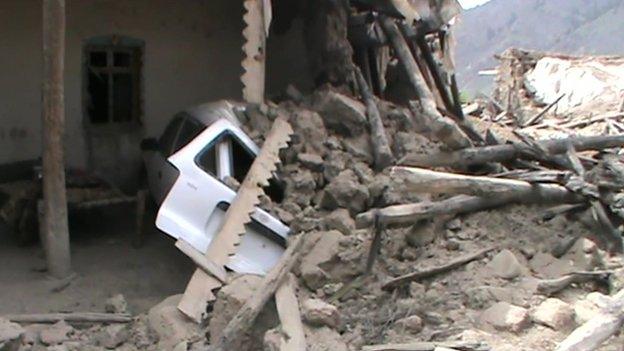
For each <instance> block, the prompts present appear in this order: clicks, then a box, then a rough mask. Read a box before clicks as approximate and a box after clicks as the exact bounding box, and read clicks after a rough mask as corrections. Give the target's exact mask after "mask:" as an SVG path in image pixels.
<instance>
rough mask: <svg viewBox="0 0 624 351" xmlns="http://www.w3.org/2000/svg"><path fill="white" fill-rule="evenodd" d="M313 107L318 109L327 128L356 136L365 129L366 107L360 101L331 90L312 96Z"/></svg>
mask: <svg viewBox="0 0 624 351" xmlns="http://www.w3.org/2000/svg"><path fill="white" fill-rule="evenodd" d="M314 109H315V110H317V111H319V114H320V115H321V116H322V117H323V122H324V123H325V126H326V127H327V128H330V129H332V130H334V131H335V132H337V133H339V134H341V135H346V136H358V135H360V134H362V133H363V132H364V131H365V130H366V127H365V126H366V122H367V119H366V107H365V106H364V104H362V103H361V102H359V101H357V100H355V99H352V98H350V97H347V96H345V95H343V94H340V93H338V92H335V91H332V90H326V91H325V90H324V91H319V92H318V93H317V94H316V95H315V96H314Z"/></svg>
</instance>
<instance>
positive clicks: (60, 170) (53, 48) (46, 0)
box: [41, 0, 71, 279]
mask: <svg viewBox="0 0 624 351" xmlns="http://www.w3.org/2000/svg"><path fill="white" fill-rule="evenodd" d="M64 65H65V0H43V87H42V90H43V120H42V128H41V129H42V131H43V138H42V139H43V140H42V144H43V145H42V147H43V153H42V156H43V212H44V216H43V218H44V221H43V223H42V224H41V225H42V226H43V233H44V238H43V239H44V241H45V245H44V247H45V248H46V257H47V263H48V272H49V273H50V274H51V275H52V276H53V277H55V278H59V279H62V278H65V277H67V276H69V275H70V274H71V256H70V250H69V229H68V225H67V198H66V193H65V165H64V154H63V132H64V128H65V102H64V94H65V93H64V77H63V75H64V71H65V67H64Z"/></svg>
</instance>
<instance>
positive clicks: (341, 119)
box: [0, 16, 624, 351]
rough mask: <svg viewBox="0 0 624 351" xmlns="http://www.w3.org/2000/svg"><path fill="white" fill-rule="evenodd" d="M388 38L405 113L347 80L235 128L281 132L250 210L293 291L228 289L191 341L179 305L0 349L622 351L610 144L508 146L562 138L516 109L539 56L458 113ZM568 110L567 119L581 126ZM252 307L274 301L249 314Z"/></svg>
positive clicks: (623, 280) (533, 106)
mask: <svg viewBox="0 0 624 351" xmlns="http://www.w3.org/2000/svg"><path fill="white" fill-rule="evenodd" d="M404 17H405V16H404ZM444 22H445V23H446V22H447V21H444ZM396 23H399V24H404V23H402V22H400V21H397V22H396ZM396 23H395V21H394V20H392V19H390V18H388V17H385V16H380V17H379V19H375V24H376V25H379V26H381V27H382V29H383V32H384V33H385V37H384V38H377V39H379V40H382V39H383V40H384V41H385V42H390V43H391V45H392V47H393V48H394V51H396V53H395V54H396V55H397V56H398V59H399V61H400V62H401V64H402V65H403V68H404V69H405V71H406V72H405V73H406V74H405V76H407V77H409V78H410V79H409V82H410V84H411V85H412V88H413V90H414V91H416V93H417V94H416V95H418V99H417V100H413V101H411V102H410V104H409V106H399V105H395V104H393V103H391V102H388V101H383V100H379V99H377V98H374V97H372V94H370V91H368V89H367V88H366V84H367V81H366V79H364V78H362V79H357V78H356V79H355V81H356V84H353V86H349V87H346V86H345V87H342V88H335V87H329V86H326V87H322V88H320V89H318V90H316V91H315V92H314V93H312V94H311V95H308V96H303V95H302V94H301V93H299V92H298V91H297V90H296V89H295V88H294V87H289V89H288V91H287V94H288V95H289V96H290V99H287V100H284V101H282V102H280V103H278V104H275V103H268V104H266V105H261V106H252V107H250V108H248V109H247V110H246V111H245V113H242V114H241V115H240V116H239V118H240V119H241V123H242V125H243V129H244V130H245V132H246V133H247V134H248V135H249V136H250V137H251V138H252V139H253V140H254V141H255V142H256V143H257V144H258V145H262V143H263V138H264V137H266V135H267V133H268V132H269V129H271V125H272V124H273V121H275V120H277V119H278V118H280V120H281V118H284V119H286V120H287V121H288V122H289V123H290V125H291V126H292V128H293V130H294V134H293V135H292V137H291V142H290V145H289V147H288V148H286V149H283V150H281V152H280V159H281V165H280V166H279V168H278V169H277V171H276V178H277V180H278V182H280V183H282V185H283V189H284V194H283V195H284V196H283V199H281V201H272V200H271V198H270V197H269V196H266V195H265V196H263V198H262V199H261V205H260V207H262V208H264V209H265V210H267V211H268V212H270V213H272V214H274V215H276V216H277V217H278V218H279V219H280V220H281V221H283V222H284V223H286V224H288V225H289V227H290V229H291V231H292V237H293V238H294V239H293V241H296V242H297V243H300V242H302V244H301V245H302V246H301V247H300V246H296V245H294V244H292V242H291V243H290V244H289V245H288V246H289V250H290V248H292V247H295V248H299V249H293V251H296V252H295V253H293V252H289V251H288V250H287V252H289V253H288V254H286V253H285V254H284V255H283V258H284V257H287V258H286V260H293V261H294V262H295V263H294V268H293V269H292V274H293V275H289V274H290V271H291V269H290V266H289V267H288V269H284V270H283V272H282V273H284V274H282V275H278V274H277V273H275V272H274V271H273V270H272V271H271V272H270V273H269V274H268V275H267V277H266V278H262V277H259V276H252V275H238V274H233V273H232V274H230V276H228V278H227V282H225V285H224V287H223V288H221V289H220V290H219V291H218V292H217V293H216V301H215V302H214V303H213V304H212V305H211V306H210V308H209V311H208V314H207V318H206V319H205V321H204V323H203V325H197V324H195V323H194V322H192V321H191V320H189V319H188V318H186V317H185V316H184V315H183V314H182V313H181V312H180V311H179V310H178V309H177V305H178V302H179V301H180V298H181V296H172V297H169V298H167V299H166V300H165V301H163V302H162V303H161V304H159V305H157V306H155V307H153V308H152V310H150V312H149V313H148V314H147V315H140V316H138V317H135V318H134V319H133V320H132V321H129V323H125V324H123V323H98V324H96V325H95V326H90V325H87V326H84V325H82V326H74V325H70V324H71V323H69V322H67V321H62V320H61V321H59V322H57V323H55V324H52V325H40V324H27V323H24V325H22V326H20V325H18V324H16V323H14V321H15V320H16V319H11V318H8V319H7V320H0V349H2V347H4V348H7V349H9V350H24V351H26V350H43V349H47V350H104V349H118V350H137V349H138V350H176V351H178V350H179V351H182V350H210V349H212V350H221V348H218V345H221V344H223V342H224V341H223V340H224V339H225V338H229V337H230V336H231V332H232V330H235V331H236V330H238V329H235V328H231V327H232V325H233V324H232V323H235V324H236V323H238V324H237V325H236V326H239V327H240V325H241V324H242V323H243V322H247V323H252V322H253V325H252V327H251V328H242V329H241V330H240V331H241V332H240V333H239V334H237V335H236V336H237V338H236V340H230V342H231V344H229V346H230V349H231V350H245V351H253V350H285V349H286V348H285V347H284V344H285V343H287V342H289V341H290V340H295V339H296V340H301V338H302V337H305V343H306V344H307V350H310V351H328V350H332V351H333V350H337V351H343V350H344V351H352V350H353V351H355V350H368V351H375V350H376V351H382V350H388V351H389V350H431V351H434V350H438V351H441V350H455V351H457V350H463V351H476V350H497V351H500V350H503V351H504V350H553V349H557V350H559V351H565V350H574V349H576V350H578V349H579V348H573V347H572V346H568V345H578V344H579V343H580V344H583V343H585V344H584V345H589V343H594V344H596V345H600V344H601V343H602V341H604V340H602V339H600V340H593V339H592V340H588V335H589V339H591V338H592V337H593V335H594V332H595V331H596V328H598V331H600V332H601V335H602V336H605V338H610V339H609V340H608V341H607V342H606V343H605V344H604V345H603V346H602V348H599V350H603V351H607V350H613V351H616V350H621V345H622V344H623V342H624V339H623V338H622V336H621V335H615V336H613V337H611V335H613V334H615V332H616V331H617V330H618V329H619V328H621V326H622V324H623V323H624V315H623V313H622V311H623V310H624V308H623V307H624V296H622V295H623V294H624V293H621V292H620V293H617V292H618V291H623V290H622V289H623V288H624V264H623V263H624V261H622V259H621V256H620V254H621V253H622V251H624V246H623V243H622V224H623V223H624V192H623V189H624V162H622V158H621V154H620V148H621V146H622V145H623V144H624V136H623V135H621V134H619V133H613V134H612V135H599V136H594V137H577V136H576V134H569V135H568V138H567V139H557V138H555V136H556V135H554V134H553V135H549V137H548V138H547V139H541V138H536V137H535V136H536V135H534V134H531V133H528V132H526V131H524V130H522V129H521V128H525V127H533V128H534V129H540V128H535V126H536V125H538V124H537V123H546V124H545V125H547V127H548V128H545V129H547V130H550V129H553V130H560V129H561V128H563V127H561V125H560V123H558V122H557V123H555V122H552V123H551V122H548V121H551V120H552V119H553V118H554V119H557V118H559V117H557V116H558V115H554V116H551V115H550V114H548V110H550V109H549V108H548V107H549V106H544V103H546V104H547V102H546V101H548V100H545V101H544V102H542V103H541V105H540V104H537V103H535V100H531V101H528V100H527V99H529V97H532V96H537V95H536V94H537V93H529V90H527V85H526V84H524V78H523V77H524V75H525V74H526V73H527V72H529V71H530V70H533V72H535V70H537V69H538V68H539V66H540V63H539V61H540V60H541V59H542V58H545V57H546V56H545V55H542V56H535V55H532V54H530V53H525V52H519V56H515V58H514V59H513V60H511V59H509V60H507V59H505V60H506V61H505V60H504V62H511V63H509V64H504V65H503V66H502V67H501V69H500V70H499V72H501V75H504V74H507V75H508V76H510V77H512V78H508V79H502V78H501V79H499V89H498V90H497V93H496V95H495V99H494V100H492V101H485V102H481V103H479V102H477V103H475V104H472V105H470V106H464V109H463V110H462V109H461V108H459V109H457V108H456V107H458V106H456V103H458V101H459V100H458V99H456V98H457V94H454V95H455V97H454V98H453V99H451V95H453V94H451V93H450V90H453V89H450V90H449V89H447V87H446V86H444V84H443V83H440V82H437V83H440V85H441V86H442V88H439V87H438V88H436V86H437V84H436V81H439V80H440V79H441V77H436V76H435V75H436V74H438V73H439V72H438V71H437V70H435V69H433V68H432V69H429V70H426V71H427V72H429V73H428V74H429V76H427V77H428V78H427V79H425V77H423V75H426V74H424V73H423V74H421V73H418V72H420V70H421V68H419V65H417V63H416V61H415V58H414V57H413V54H412V53H411V51H410V50H409V48H408V45H407V43H406V42H405V39H404V38H403V36H405V37H408V38H409V37H410V36H409V31H408V30H409V29H410V28H407V30H406V28H403V27H407V26H404V25H402V26H401V31H400V30H399V27H398V26H397V24H396ZM435 28H437V27H435ZM439 35H442V34H439ZM424 37H425V36H423V38H424ZM436 40H438V41H440V42H443V43H446V45H448V41H445V40H442V38H437V39H436ZM421 44H422V43H421ZM427 47H428V44H427V42H426V41H425V42H424V44H423V47H421V48H420V49H421V50H422V51H423V53H424V54H427V53H428V54H429V55H431V52H428V51H427ZM435 54H436V55H437V54H438V53H435ZM505 55H511V52H508V53H506V54H505ZM431 59H432V60H434V59H433V58H431ZM447 61H452V60H445V62H447ZM433 63H434V64H435V63H436V62H433ZM605 64H610V63H609V62H607V63H605ZM423 67H424V66H423ZM343 68H344V67H343ZM349 71H350V72H352V73H353V74H354V75H355V76H356V77H357V76H359V75H361V74H362V73H361V72H359V70H358V69H351V68H349ZM616 71H617V70H616ZM444 76H446V75H444ZM360 78H361V77H360ZM436 78H437V79H436ZM451 80H454V78H453V79H451ZM427 81H428V82H427ZM390 83H391V82H388V84H390ZM450 85H451V86H453V85H455V84H450ZM355 86H358V87H359V88H358V89H356V88H355ZM455 88H456V86H455ZM436 89H437V90H436ZM455 90H456V89H455ZM566 94H567V93H566ZM412 95H413V94H412ZM562 99H564V98H562ZM562 99H559V101H562ZM451 100H454V101H451ZM568 101H570V100H568ZM550 105H552V106H554V105H556V102H554V103H553V102H550ZM579 106H580V105H579ZM579 106H577V105H573V106H572V105H570V108H573V109H574V111H573V112H574V113H573V114H572V115H570V116H583V113H584V112H583V111H586V110H582V109H581V107H579ZM588 106H591V105H588ZM459 107H461V106H459ZM544 107H545V108H546V110H547V111H546V112H544V113H543V114H542V113H541V112H539V111H540V109H541V110H542V111H543V110H544ZM525 110H526V111H525ZM535 111H538V112H537V113H538V114H541V115H535V114H534V112H535ZM570 111H572V110H570ZM570 113H572V112H570ZM464 115H466V116H464ZM469 115H472V117H468V116H469ZM527 116H528V117H527ZM535 116H537V117H535ZM479 117H480V118H479ZM566 118H568V117H566ZM573 118H577V117H573ZM578 118H582V117H578ZM590 120H591V119H590ZM553 123H555V124H553ZM566 123H569V122H566ZM574 123H576V122H574ZM588 124H592V123H589V122H588ZM607 124H608V123H607ZM565 128H567V129H570V128H569V127H565ZM616 128H617V125H616ZM382 139H383V140H382ZM386 148H387V149H389V150H385V149H386ZM387 156H390V157H387ZM386 162H392V165H391V167H386V165H385V163H386ZM243 184H244V183H243ZM228 186H231V187H233V188H235V187H236V186H238V184H234V182H232V184H229V185H228ZM276 267H278V268H283V266H280V263H278V264H277V265H276ZM277 271H278V272H279V269H278V270H277ZM286 275H288V278H284V276H286ZM282 278H283V279H282ZM280 279H282V281H284V282H281V281H280ZM224 280H225V279H224ZM278 283H279V284H278ZM269 286H270V287H273V288H276V289H277V292H276V289H273V290H271V291H267V287H269ZM181 288H182V287H181ZM267 293H271V294H273V293H275V294H279V295H281V296H283V297H285V299H277V298H276V299H269V302H268V303H265V302H266V300H262V299H260V297H262V296H265V295H267ZM261 300H262V301H261ZM285 301H286V302H285ZM126 309H127V305H126V304H125V303H124V301H123V299H122V298H120V297H119V296H116V297H114V298H112V299H111V301H110V303H109V304H108V306H107V312H108V313H109V314H110V315H111V316H115V315H120V314H123V313H126V312H127V311H126ZM254 309H256V310H254ZM241 311H243V313H247V312H249V311H252V312H258V313H257V314H249V315H252V316H253V318H250V319H248V320H245V318H242V317H241V316H242V315H241ZM250 313H251V312H250ZM243 316H244V315H243ZM286 319H289V320H290V321H291V323H290V324H288V325H285V324H284V323H283V321H284V320H286ZM595 321H598V322H599V323H598V324H599V325H598V327H596V323H594V322H595ZM602 322H604V323H602ZM601 323H602V324H601ZM577 328H579V329H577ZM601 328H602V329H601ZM293 329H299V331H300V332H301V333H300V334H302V335H296V333H295V332H293ZM228 333H229V334H228ZM579 335H580V337H581V339H582V340H581V341H578V340H577V339H578V338H579ZM583 338H584V339H583ZM564 339H565V341H563V340H564ZM562 341H563V342H562ZM560 343H561V344H560ZM592 345H593V344H592ZM215 347H217V348H216V349H215ZM582 349H598V348H596V347H593V346H592V347H591V348H582Z"/></svg>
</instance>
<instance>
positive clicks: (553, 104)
mask: <svg viewBox="0 0 624 351" xmlns="http://www.w3.org/2000/svg"><path fill="white" fill-rule="evenodd" d="M564 96H565V94H561V95H560V96H559V97H558V98H557V99H556V100H555V101H553V102H551V103H550V104H549V105H548V106H546V108H545V109H543V110H542V111H541V112H540V113H538V114H536V115H535V116H533V117H531V118H529V119H528V120H527V121H526V122H524V123H522V125H521V127H523V128H524V127H528V126H531V125H533V124H535V123H536V122H537V121H538V120H539V119H540V118H542V117H543V116H544V115H545V114H546V113H548V111H550V109H552V108H553V107H554V106H555V105H556V104H558V103H559V101H561V99H563V97H564Z"/></svg>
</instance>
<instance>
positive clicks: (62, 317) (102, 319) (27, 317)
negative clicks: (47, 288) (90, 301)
mask: <svg viewBox="0 0 624 351" xmlns="http://www.w3.org/2000/svg"><path fill="white" fill-rule="evenodd" d="M2 318H4V319H8V320H9V321H11V322H14V323H56V322H58V321H65V322H67V323H129V322H131V321H132V316H130V315H129V314H117V313H95V312H73V313H37V314H9V315H4V316H2Z"/></svg>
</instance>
